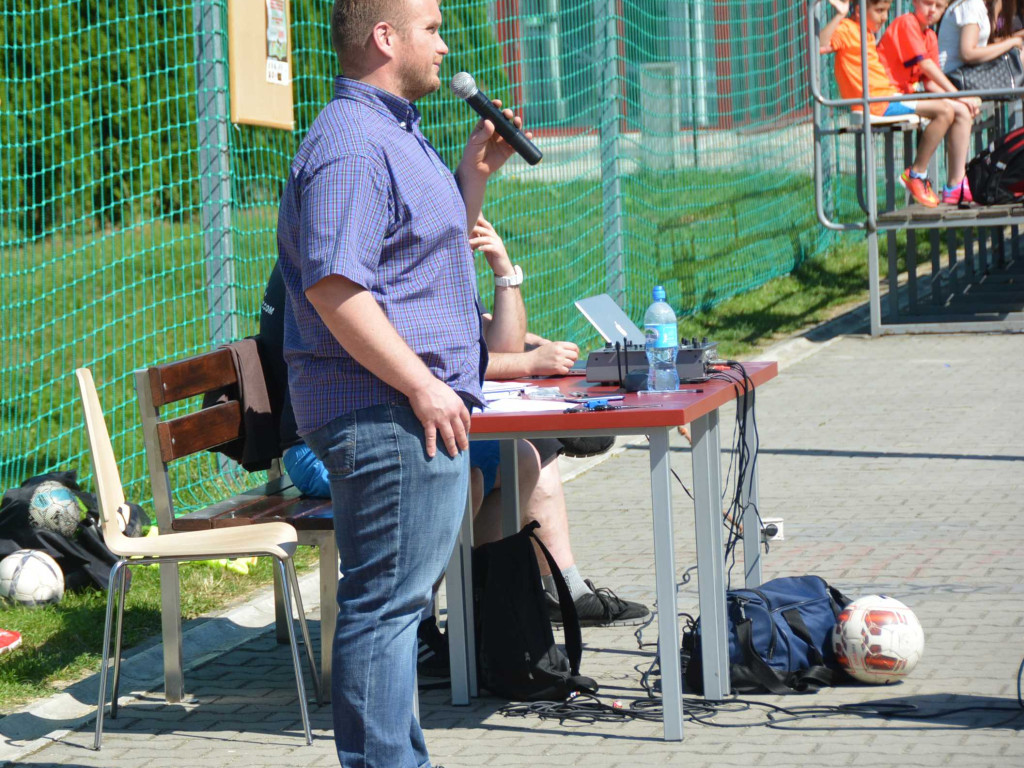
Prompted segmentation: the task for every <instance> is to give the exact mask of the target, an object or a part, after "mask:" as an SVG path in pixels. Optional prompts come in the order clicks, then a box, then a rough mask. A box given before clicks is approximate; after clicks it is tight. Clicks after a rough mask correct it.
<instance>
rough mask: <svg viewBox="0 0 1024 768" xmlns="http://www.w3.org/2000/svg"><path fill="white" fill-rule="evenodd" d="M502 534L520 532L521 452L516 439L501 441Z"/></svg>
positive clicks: (509, 534)
mask: <svg viewBox="0 0 1024 768" xmlns="http://www.w3.org/2000/svg"><path fill="white" fill-rule="evenodd" d="M500 453H501V464H500V465H499V466H500V467H501V535H502V537H503V538H504V537H506V536H511V535H512V534H514V533H518V532H519V454H518V453H516V441H515V440H502V441H501V452H500Z"/></svg>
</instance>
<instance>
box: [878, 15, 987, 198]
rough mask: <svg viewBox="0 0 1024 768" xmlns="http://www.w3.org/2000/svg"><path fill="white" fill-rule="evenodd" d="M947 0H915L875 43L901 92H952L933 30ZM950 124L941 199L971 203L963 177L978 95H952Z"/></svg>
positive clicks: (968, 189) (978, 104) (978, 107)
mask: <svg viewBox="0 0 1024 768" xmlns="http://www.w3.org/2000/svg"><path fill="white" fill-rule="evenodd" d="M945 8H946V0H914V12H913V13H904V14H903V15H902V16H897V17H896V18H895V19H893V20H892V23H891V24H889V26H888V27H887V28H886V30H885V34H884V35H883V36H882V40H881V41H880V42H879V43H878V53H879V54H880V55H881V57H882V63H883V64H885V66H886V67H887V68H888V69H889V74H890V75H891V76H892V79H893V82H894V83H895V84H896V87H897V88H899V89H900V91H901V92H903V93H913V92H915V91H918V90H925V91H929V92H931V93H952V92H955V91H956V87H955V86H954V85H953V83H951V82H950V81H949V78H948V77H946V76H945V75H944V74H943V73H942V69H941V68H940V67H939V39H938V37H937V36H936V34H935V32H934V31H933V30H932V29H931V26H932V25H933V24H937V23H938V22H939V19H941V18H942V12H943V11H944V10H945ZM950 104H952V106H953V115H954V117H953V126H952V127H951V128H950V129H949V133H947V134H946V161H947V165H948V168H949V172H948V174H947V179H946V185H945V187H943V190H942V202H944V203H950V204H956V203H959V202H966V203H969V202H972V200H973V198H972V197H971V188H970V187H969V186H968V185H967V177H965V176H964V166H966V164H967V152H968V150H969V148H970V139H971V125H972V123H973V122H974V118H975V116H976V115H977V114H978V112H979V111H980V109H981V99H978V98H976V97H973V96H971V97H967V98H959V99H958V98H952V97H951V98H950Z"/></svg>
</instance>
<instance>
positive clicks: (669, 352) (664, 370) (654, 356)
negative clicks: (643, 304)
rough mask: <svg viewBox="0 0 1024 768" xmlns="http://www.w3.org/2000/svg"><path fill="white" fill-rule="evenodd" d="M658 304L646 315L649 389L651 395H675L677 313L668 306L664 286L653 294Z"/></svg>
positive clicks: (658, 286) (657, 288) (645, 329)
mask: <svg viewBox="0 0 1024 768" xmlns="http://www.w3.org/2000/svg"><path fill="white" fill-rule="evenodd" d="M651 296H652V298H653V299H654V301H653V302H652V303H651V306H649V307H648V308H647V314H645V315H644V336H645V338H646V340H647V389H648V391H650V392H675V391H676V390H677V389H679V370H678V369H677V368H676V351H677V350H678V348H679V339H678V330H677V328H676V313H675V312H673V311H672V307H670V306H669V305H668V304H667V303H666V302H665V289H664V288H662V287H661V286H660V285H656V286H654V290H653V291H651Z"/></svg>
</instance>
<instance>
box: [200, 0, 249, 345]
mask: <svg viewBox="0 0 1024 768" xmlns="http://www.w3.org/2000/svg"><path fill="white" fill-rule="evenodd" d="M192 26H193V31H194V32H195V54H196V99H197V109H196V145H197V146H198V148H199V193H200V210H201V214H200V215H201V221H202V226H203V251H204V255H205V262H206V298H207V306H208V311H209V318H208V322H209V328H210V341H211V343H213V344H215V345H216V344H224V343H227V342H230V341H234V340H235V339H237V338H238V319H237V316H236V313H235V306H236V304H235V267H234V261H233V249H232V246H231V163H230V159H231V158H230V150H229V147H228V123H229V113H228V85H227V82H228V79H227V78H228V71H227V29H226V28H225V19H224V8H223V4H222V3H220V2H217V1H216V0H194V3H193V6H192Z"/></svg>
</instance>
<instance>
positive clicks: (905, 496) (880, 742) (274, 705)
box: [19, 335, 1024, 768]
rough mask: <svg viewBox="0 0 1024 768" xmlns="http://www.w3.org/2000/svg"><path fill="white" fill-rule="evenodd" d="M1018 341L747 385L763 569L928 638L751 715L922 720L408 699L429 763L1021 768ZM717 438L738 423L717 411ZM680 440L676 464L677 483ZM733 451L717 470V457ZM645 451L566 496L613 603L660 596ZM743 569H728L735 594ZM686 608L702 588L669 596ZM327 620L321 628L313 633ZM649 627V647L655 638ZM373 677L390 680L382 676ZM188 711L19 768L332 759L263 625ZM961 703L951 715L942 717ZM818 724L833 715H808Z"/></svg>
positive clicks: (677, 501) (908, 353) (689, 544)
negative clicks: (875, 607) (668, 737)
mask: <svg viewBox="0 0 1024 768" xmlns="http://www.w3.org/2000/svg"><path fill="white" fill-rule="evenodd" d="M1022 341H1024V340H1022V338H1021V337H1020V336H1012V335H969V336H968V335H964V336H908V337H888V338H879V339H871V338H868V337H865V336H860V335H852V336H843V337H839V338H836V339H832V340H831V341H830V342H829V343H825V344H818V345H814V349H816V350H817V353H816V354H813V355H811V356H807V357H804V358H803V359H799V358H800V356H797V357H795V358H793V359H796V360H797V361H796V362H794V363H792V364H791V365H788V366H787V367H785V368H784V370H783V372H782V373H781V375H780V376H779V378H778V379H776V380H775V381H773V382H771V383H770V384H768V385H766V386H765V387H764V388H762V389H761V390H758V395H757V417H758V418H757V424H758V428H759V435H760V441H761V446H760V454H759V457H758V466H759V471H760V490H761V511H762V514H763V515H765V516H772V517H782V518H783V519H784V525H785V541H782V542H777V543H775V544H774V545H773V546H772V547H771V551H770V553H769V554H768V555H767V556H766V560H765V578H772V577H775V576H783V575H794V574H804V573H816V574H819V575H821V576H823V577H825V578H826V579H827V580H828V581H830V582H831V583H833V584H835V585H836V586H838V587H839V588H840V589H842V590H843V591H844V592H846V593H847V594H848V595H851V596H858V595H862V594H869V593H874V592H884V593H886V594H890V595H892V596H895V597H898V598H900V599H901V600H903V601H904V602H906V603H907V604H908V605H910V606H911V607H912V608H913V609H914V610H915V612H916V613H917V615H918V616H919V618H920V619H921V623H922V624H923V626H924V629H925V635H926V641H927V642H926V650H925V654H924V657H923V659H922V661H921V663H920V664H919V666H918V668H917V669H916V670H915V671H914V673H913V674H912V675H911V676H910V677H909V678H907V679H906V680H905V681H904V682H903V683H901V684H898V685H894V686H890V687H877V686H846V687H841V688H834V689H826V690H824V691H822V692H819V693H818V694H815V695H811V696H792V697H776V696H749V697H746V698H747V699H748V700H751V701H756V702H759V703H760V704H761V705H774V706H778V707H795V708H806V707H832V706H836V705H841V704H855V703H860V702H871V703H873V704H874V705H875V706H876V707H877V706H879V705H904V706H906V707H911V708H913V709H912V710H910V711H909V712H908V716H907V717H906V719H902V720H886V719H883V718H881V717H879V716H876V715H874V714H871V713H869V712H866V711H865V712H863V713H862V714H855V713H852V712H851V713H847V714H844V715H841V716H830V717H824V716H822V717H816V718H809V717H804V718H801V719H793V720H786V718H785V717H784V716H783V715H782V714H781V713H777V714H778V720H777V722H775V723H774V727H766V722H767V721H766V714H765V713H766V710H765V709H764V706H755V707H747V708H745V709H744V708H743V707H741V706H740V705H734V707H733V709H734V710H735V711H731V712H727V713H721V714H718V715H716V716H715V717H714V718H713V720H712V721H711V722H709V723H706V724H698V723H695V722H690V721H688V722H687V723H686V725H685V739H684V741H683V742H682V743H665V742H663V741H662V740H661V725H660V723H657V722H639V721H632V722H605V723H587V722H566V723H559V722H558V721H555V720H541V719H539V718H537V717H535V716H527V717H521V718H510V717H505V716H503V715H502V714H500V712H499V709H500V708H501V706H502V702H500V701H498V700H496V699H493V698H488V697H484V698H480V699H477V700H476V701H475V702H474V703H473V704H472V705H471V706H469V707H452V706H449V705H448V704H447V692H446V691H441V690H428V691H424V692H423V693H422V694H421V699H420V701H421V708H422V722H423V726H424V730H425V732H426V735H427V742H428V744H429V746H430V749H431V753H432V756H433V759H434V760H435V761H436V762H438V763H441V764H443V765H446V766H448V767H449V768H456V767H457V768H468V767H469V766H483V765H487V766H522V765H530V766H533V767H534V768H543V767H545V766H551V767H552V768H556V767H557V768H564V766H587V767H588V768H620V767H622V768H634V767H635V766H647V765H679V766H687V767H688V768H701V767H703V766H803V765H808V766H810V765H814V766H820V765H823V764H827V765H837V766H845V765H869V766H890V765H891V766H923V767H927V768H933V767H935V766H968V767H969V768H974V767H975V766H978V767H982V766H998V767H999V768H1003V767H1004V766H1021V765H1024V733H1022V729H1024V710H1022V709H1020V708H1019V707H1018V706H1017V670H1018V666H1019V665H1020V663H1021V659H1022V657H1024V563H1022V557H1024V526H1022V523H1024V514H1022V512H1024V439H1022V437H1021V435H1022V433H1024V413H1022V411H1021V409H1020V403H1021V402H1024V355H1022V354H1021V353H1022V349H1024V344H1022ZM722 424H723V444H726V445H727V444H728V443H729V439H730V431H731V425H732V415H731V413H730V412H727V411H726V410H725V409H723V419H722ZM688 454H689V452H688V447H687V445H686V443H685V441H683V440H682V439H681V438H679V437H678V436H677V437H676V438H675V439H674V441H673V467H674V468H675V469H676V470H677V472H678V474H679V477H680V480H681V481H682V483H684V484H685V485H687V486H689V484H690V475H691V472H690V461H689V455H688ZM728 458H729V454H728V453H727V454H726V455H725V460H724V463H727V462H728ZM647 461H648V453H647V450H646V446H645V445H644V444H643V443H642V442H641V443H639V444H635V445H634V446H633V447H631V448H628V449H626V450H624V451H621V452H620V453H618V454H616V455H614V456H613V457H611V458H609V459H608V460H607V461H605V462H604V463H603V464H601V465H600V466H599V467H598V468H596V469H592V470H590V471H588V472H586V473H584V474H581V475H579V476H578V477H576V478H574V479H573V480H572V481H571V482H569V483H568V484H567V485H566V495H567V500H568V504H569V508H570V510H571V521H572V531H573V545H574V549H575V553H576V557H577V560H578V562H579V563H580V565H581V570H582V571H583V573H584V575H585V576H587V577H589V578H592V579H594V580H595V581H597V583H598V584H599V585H600V586H609V587H612V588H614V589H615V590H616V591H618V592H619V594H621V595H622V596H624V597H629V598H633V599H639V600H644V601H646V602H648V603H651V602H652V601H653V596H654V583H653V567H652V562H653V561H652V550H653V546H652V536H651V525H650V513H649V508H650V487H649V483H648V476H647ZM673 494H674V495H673V503H674V506H675V509H676V536H677V563H678V565H679V573H680V575H681V577H682V574H683V572H684V571H685V569H687V568H688V567H689V566H691V565H692V564H693V563H694V556H695V554H694V542H693V540H692V530H693V527H692V519H693V518H692V504H691V503H690V501H689V499H688V498H687V497H686V495H685V494H684V493H683V492H682V491H681V489H679V488H678V486H677V487H676V488H674V490H673ZM741 574H742V567H741V564H739V563H738V564H737V565H736V566H735V568H734V569H733V581H734V583H735V584H736V585H739V581H740V580H741V578H742V577H741ZM680 597H681V600H680V603H681V609H682V610H684V611H687V612H690V613H693V614H696V612H697V593H696V578H694V579H693V580H692V581H689V582H687V583H684V584H683V585H682V587H681V588H680ZM313 626H314V627H316V628H317V629H318V622H313ZM655 638H656V626H655V625H652V626H651V627H650V628H649V629H648V630H646V631H645V632H644V634H643V639H644V640H645V641H646V642H647V643H651V642H653V641H654V640H655ZM584 641H585V645H586V647H585V651H584V657H583V672H584V673H585V674H587V675H590V676H592V677H594V678H596V679H597V680H598V681H599V682H600V683H601V684H602V692H603V693H605V694H608V695H609V696H610V697H615V698H620V699H625V700H632V699H636V698H642V697H643V696H644V692H643V690H642V689H641V687H640V672H639V670H643V669H644V668H646V667H647V666H648V665H649V664H650V662H651V660H652V658H653V647H652V646H650V645H648V646H645V647H644V648H643V649H640V648H638V644H637V641H636V639H635V638H634V636H633V632H632V630H630V629H621V628H620V629H586V630H584ZM382 674H386V673H384V672H382ZM186 681H187V685H188V688H189V690H190V691H191V692H192V693H193V694H194V695H195V696H196V697H197V698H198V703H195V704H187V705H180V706H167V705H165V704H163V703H162V700H161V698H160V695H159V692H155V693H143V694H141V696H140V698H139V699H137V700H136V701H134V702H131V703H129V704H127V705H126V706H125V707H124V708H122V710H121V713H120V716H119V717H118V719H117V720H116V721H109V720H108V721H107V726H106V730H105V737H104V747H103V750H102V752H99V753H96V752H93V751H91V750H90V749H88V745H90V744H91V738H92V737H91V731H90V730H89V725H86V726H84V727H83V729H82V730H79V731H75V732H72V733H70V734H68V735H66V736H65V737H64V738H62V739H61V740H59V741H55V742H53V743H50V744H49V745H48V746H45V747H44V748H42V749H40V750H38V751H36V752H35V753H33V754H31V755H28V756H25V757H23V758H21V759H20V761H19V764H21V765H26V766H51V765H71V766H105V767H106V766H113V767H115V768H129V767H131V768H161V767H162V766H168V768H170V767H171V766H174V767H175V768H177V767H178V766H183V765H207V766H218V765H251V766H278V765H280V766H289V767H295V768H298V767H300V766H327V767H331V768H333V767H334V766H337V764H338V763H337V758H336V755H335V753H334V750H333V743H332V741H331V733H330V713H329V710H328V708H326V707H325V708H322V709H319V710H317V709H316V708H315V707H313V709H312V717H313V724H314V728H315V736H316V740H315V743H314V746H313V747H306V746H305V745H304V742H303V739H302V737H301V731H300V726H299V716H298V710H297V708H296V702H295V698H294V680H293V679H292V676H291V665H290V661H289V657H288V651H287V646H279V645H277V644H276V643H275V642H274V640H273V638H272V635H271V633H270V631H269V628H268V630H267V631H266V632H263V633H262V634H260V635H259V636H258V637H256V638H255V639H253V640H251V641H249V642H247V643H245V644H243V645H242V646H240V647H239V648H238V649H236V650H234V651H232V652H231V653H229V654H227V655H225V656H221V657H219V658H216V659H214V660H212V661H210V662H208V663H205V664H204V665H202V666H201V667H199V668H198V669H195V670H193V671H191V672H189V673H188V674H187V676H186ZM949 710H953V712H951V713H950V714H947V715H946V716H936V713H937V712H941V711H949ZM819 714H825V713H824V712H820V713H819Z"/></svg>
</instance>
